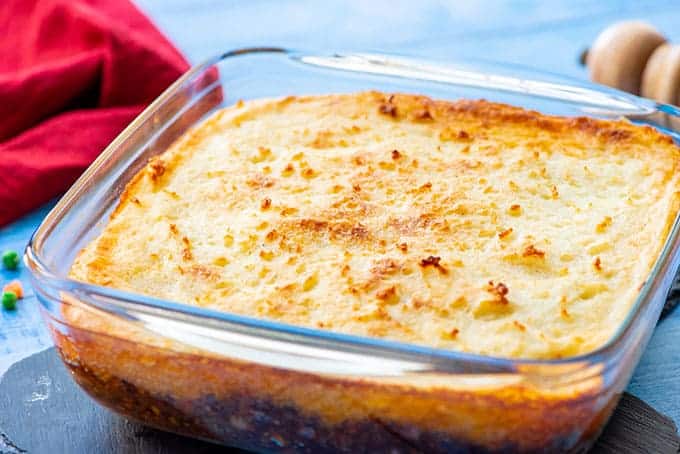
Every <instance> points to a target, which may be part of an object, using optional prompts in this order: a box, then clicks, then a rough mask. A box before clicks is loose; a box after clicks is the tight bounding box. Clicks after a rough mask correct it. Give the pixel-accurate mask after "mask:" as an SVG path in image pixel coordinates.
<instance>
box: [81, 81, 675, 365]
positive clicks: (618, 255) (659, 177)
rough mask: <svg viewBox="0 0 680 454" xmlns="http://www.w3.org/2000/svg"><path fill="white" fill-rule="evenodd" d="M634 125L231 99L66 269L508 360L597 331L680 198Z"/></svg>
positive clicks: (565, 349)
mask: <svg viewBox="0 0 680 454" xmlns="http://www.w3.org/2000/svg"><path fill="white" fill-rule="evenodd" d="M679 157H680V153H679V150H678V148H677V147H676V146H675V145H674V144H673V142H672V141H671V140H670V138H668V137H666V136H664V135H662V134H660V133H658V132H657V131H655V130H653V129H652V128H649V127H642V126H635V125H632V124H630V123H629V122H627V121H623V120H621V121H604V120H594V119H588V118H562V117H553V116H545V115H541V114H539V113H537V112H532V111H526V110H523V109H520V108H515V107H511V106H507V105H502V104H494V103H490V102H486V101H468V100H463V101H458V102H445V101H433V100H431V99H429V98H426V97H422V96H414V95H404V94H395V95H387V94H382V93H377V92H364V93H357V94H346V95H324V96H303V97H289V98H286V99H278V100H257V101H250V102H243V103H238V104H237V105H235V106H232V107H229V108H226V109H224V110H222V111H220V112H218V113H216V114H214V115H213V116H212V117H210V118H209V119H208V120H206V121H205V122H203V123H202V124H201V125H199V126H198V127H197V128H195V129H194V130H192V131H189V132H188V133H187V134H185V135H184V137H182V138H181V139H180V140H179V141H178V142H177V143H175V144H174V145H173V146H172V147H171V148H170V149H169V150H167V151H166V152H165V153H163V154H161V155H160V156H157V157H155V158H153V159H152V160H151V161H150V162H149V163H148V165H147V166H146V167H145V168H144V169H143V170H142V171H141V172H140V173H139V174H138V175H137V177H135V179H134V180H133V181H132V182H131V183H130V184H129V185H128V187H127V189H126V191H125V193H124V194H123V196H122V198H121V202H120V205H119V206H118V207H117V209H116V211H115V212H114V214H113V215H112V217H111V220H110V222H109V224H108V225H107V226H106V227H105V228H104V230H103V232H102V233H101V235H100V236H99V237H98V238H96V239H95V240H94V241H92V242H91V243H90V244H89V245H88V246H87V247H86V248H85V249H84V250H83V251H82V253H81V254H80V255H79V257H78V258H77V259H76V261H75V263H74V265H73V268H72V270H71V276H72V277H73V278H76V279H78V280H82V281H86V282H90V283H94V284H99V285H104V286H110V287H116V288H120V289H124V290H128V291H133V292H137V293H142V294H146V295H152V296H155V297H160V298H165V299H170V300H173V301H178V302H182V303H187V304H192V305H197V306H201V307H206V308H211V309H217V310H222V311H225V312H230V313H236V314H243V315H249V316H255V317H261V318H267V319H274V320H278V321H281V322H285V323H291V324H296V325H303V326H307V327H312V328H319V329H324V330H332V331H338V332H343V333H350V334H355V335H361V336H372V337H380V338H386V339H391V340H396V341H400V342H407V343H416V344H421V345H428V346H432V347H438V348H444V349H452V350H458V351H465V352H472V353H479V354H484V355H493V356H502V357H521V358H560V357H566V356H573V355H578V354H581V353H586V352H588V351H591V350H593V349H596V348H597V347H599V346H601V345H602V344H603V343H604V342H606V341H607V339H608V338H610V337H611V336H612V334H613V333H614V332H615V331H616V329H617V328H618V327H619V325H620V324H621V323H622V321H623V319H624V318H625V316H626V314H627V313H628V311H629V310H630V308H631V305H632V303H633V302H634V301H635V299H636V297H637V295H638V293H639V290H640V287H641V285H642V284H643V283H644V282H645V280H646V279H647V277H648V275H649V273H650V269H651V267H652V265H653V264H654V262H655V260H656V258H657V257H658V255H659V253H660V250H661V248H662V246H663V244H664V242H665V240H666V236H667V233H668V231H669V228H670V225H671V223H672V221H673V219H674V218H675V215H676V212H677V210H678V193H677V191H678V187H679V184H678V178H679V177H680V173H679V172H678V158H679Z"/></svg>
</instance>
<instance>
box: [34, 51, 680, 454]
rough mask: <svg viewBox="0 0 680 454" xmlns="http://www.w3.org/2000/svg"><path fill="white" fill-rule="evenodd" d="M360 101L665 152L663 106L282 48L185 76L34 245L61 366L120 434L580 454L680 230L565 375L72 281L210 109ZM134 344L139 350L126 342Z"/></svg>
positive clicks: (513, 74)
mask: <svg viewBox="0 0 680 454" xmlns="http://www.w3.org/2000/svg"><path fill="white" fill-rule="evenodd" d="M368 89H376V90H380V91H385V92H409V93H417V94H424V95H428V96H431V97H435V98H440V99H451V100H453V99H458V98H486V99H489V100H492V101H499V102H506V103H510V104H514V105H519V106H522V107H526V108H531V109H535V110H538V111H541V112H543V113H549V114H558V115H567V116H574V115H589V116H596V117H603V118H617V117H622V116H625V117H627V118H629V119H631V120H633V121H635V122H641V123H647V124H651V125H654V126H656V127H658V128H660V129H662V130H664V132H666V133H668V134H671V135H673V136H674V138H676V139H677V138H678V136H677V135H675V133H674V131H673V126H674V125H677V123H678V118H679V115H678V111H677V110H676V109H674V108H673V107H670V106H665V105H658V104H656V103H654V102H652V101H649V100H644V99H640V98H637V97H634V96H630V95H627V94H624V93H620V92H617V91H613V90H608V89H604V88H601V87H597V86H593V85H585V84H579V83H574V82H573V81H567V80H563V79H561V78H558V77H555V76H552V75H545V74H542V75H541V74H536V73H533V72H529V71H527V70H525V69H520V68H513V67H507V66H499V65H494V64H489V63H482V62H476V63H465V64H451V65H449V64H441V63H435V62H428V61H424V60H420V59H416V58H409V57H398V56H388V55H378V54H327V55H321V54H308V53H304V52H292V51H287V50H283V49H277V48H254V49H243V50H238V51H232V52H229V53H226V54H224V55H222V56H219V57H216V58H214V59H212V60H210V61H208V62H206V63H204V64H202V65H198V66H196V67H194V68H193V69H191V70H190V71H189V72H188V73H187V74H185V75H184V76H183V77H182V78H180V79H179V80H178V81H177V82H176V83H175V84H173V85H172V86H171V87H170V88H169V89H168V90H167V91H166V92H165V93H164V94H163V95H161V96H160V97H159V98H158V100H156V101H155V102H154V103H153V104H152V105H151V106H149V107H148V108H147V109H146V110H145V111H144V112H143V113H142V114H141V115H140V116H139V117H138V118H137V119H136V120H135V121H134V122H132V124H130V126H128V127H127V129H125V131H123V132H122V133H121V135H120V136H119V137H118V138H116V139H115V140H114V141H113V142H112V143H111V145H110V146H109V147H108V148H107V149H106V150H105V151H104V152H103V153H102V155H101V156H100V157H99V158H98V159H97V160H96V161H95V162H94V163H93V164H92V166H91V167H90V168H89V169H88V170H87V171H86V172H85V173H84V174H83V175H82V177H81V178H80V179H79V180H78V181H77V182H76V183H75V185H74V186H73V187H72V188H71V189H70V190H69V191H68V193H67V194H66V195H65V196H64V197H63V198H62V200H61V201H60V202H59V203H58V204H57V205H56V207H55V208H54V209H53V210H52V212H51V213H50V214H49V215H48V216H47V217H46V218H45V220H44V222H43V223H42V225H41V226H40V227H39V228H38V229H37V231H36V232H35V234H34V236H33V238H32V240H31V242H30V244H29V246H28V248H27V250H26V256H25V260H26V263H27V266H28V267H29V269H30V271H31V273H32V278H33V283H34V286H35V290H36V294H37V295H38V298H39V300H40V302H41V305H42V309H43V314H44V316H45V319H46V321H47V323H48V325H49V327H50V330H51V333H52V336H53V338H54V341H55V344H56V346H57V350H58V352H59V354H60V355H61V357H62V359H63V361H64V363H65V364H66V366H67V368H68V369H69V370H70V371H71V373H72V375H73V377H74V379H75V380H76V381H77V382H78V384H79V385H80V386H82V387H83V389H85V391H87V392H88V393H89V394H90V395H91V396H92V397H93V398H94V399H95V400H96V401H98V402H99V403H101V404H103V405H104V406H106V407H108V408H110V409H112V410H114V411H116V412H118V413H121V414H123V415H125V416H127V417H129V418H132V419H135V420H138V421H141V422H143V423H145V424H149V425H151V426H155V427H157V428H161V429H164V430H169V431H173V432H177V433H181V434H185V435H189V436H192V437H198V438H203V439H207V440H212V441H215V442H218V443H222V444H225V445H231V446H237V447H240V448H245V449H252V450H257V451H295V452H319V451H324V452H412V451H424V452H487V451H488V452H496V451H503V452H553V451H566V452H583V451H586V450H587V449H588V448H589V447H590V446H591V445H592V443H593V442H594V441H595V439H596V438H597V436H598V434H599V432H600V431H601V429H602V428H603V426H604V425H605V423H606V422H607V419H608V417H609V415H610V414H611V412H612V410H613V409H614V407H615V406H616V403H617V401H618V398H619V396H620V394H621V393H622V392H623V390H624V388H625V386H626V385H627V383H628V380H629V378H630V376H631V373H632V371H633V369H634V368H635V366H636V364H637V362H638V359H639V357H640V355H641V353H642V351H643V349H644V347H645V345H646V343H647V341H648V339H649V337H650V335H651V333H652V331H653V328H654V326H655V323H656V321H657V319H658V317H659V313H660V311H661V309H662V307H663V304H664V300H665V297H666V294H667V292H668V290H669V288H670V285H671V282H672V279H673V277H674V274H675V272H676V271H677V268H678V263H679V260H680V255H679V249H680V240H679V236H678V232H679V226H678V220H677V219H676V220H675V222H674V224H673V227H672V230H671V233H670V234H669V237H668V239H667V241H666V244H665V247H664V249H663V251H662V253H661V255H660V256H659V258H658V260H657V262H656V264H655V266H654V268H653V270H652V272H651V274H650V276H649V277H648V279H647V281H646V283H645V284H644V286H643V288H642V289H641V291H640V294H639V297H638V299H637V301H636V302H635V303H634V305H633V307H632V308H631V310H630V313H629V315H628V317H627V319H626V320H625V322H624V323H623V324H622V325H621V326H620V327H619V328H618V330H617V331H616V333H615V335H614V336H613V337H612V338H611V339H610V340H609V341H608V342H607V343H606V344H605V345H603V346H602V347H601V348H599V349H598V350H597V351H594V352H592V353H589V354H586V355H582V356H579V357H572V358H567V359H560V360H510V359H502V358H492V357H486V356H480V355H473V354H465V353H459V352H455V351H447V350H439V349H433V348H427V347H421V346H414V345H408V344H400V343H397V342H392V341H384V340H378V339H369V338H362V337H357V336H350V335H343V334H335V333H331V332H327V331H319V330H314V329H308V328H301V327H295V326H290V325H285V324H281V323H276V322H271V321H265V320H259V319H254V318H248V317H242V316H236V315H232V314H228V313H223V312H217V311H210V310H206V309H202V308H199V307H192V306H188V305H184V304H181V303H178V302H172V301H163V300H159V299H154V298H150V297H145V296H140V295H135V294H130V293H126V292H122V291H118V290H115V289H111V288H104V287H99V286H95V285H88V284H85V283H81V282H76V281H73V280H70V279H68V278H67V275H68V272H69V268H70V266H71V263H72V262H73V260H74V257H75V255H76V254H77V253H78V252H79V251H80V250H81V249H82V248H83V247H84V246H85V245H86V244H87V243H88V242H89V241H91V240H92V239H93V238H94V237H96V235H98V233H99V232H100V231H101V229H102V228H103V227H104V225H105V224H106V222H107V219H108V216H109V214H110V213H111V211H112V210H113V209H114V207H115V206H116V204H117V202H118V199H119V196H120V194H121V192H122V191H123V189H124V187H125V186H126V184H127V183H128V181H130V179H131V178H132V177H133V176H134V175H135V174H136V173H137V172H138V171H139V170H140V169H141V168H142V167H143V166H144V165H145V164H146V163H147V161H148V159H149V158H150V157H152V156H154V155H157V154H159V153H161V152H163V151H164V150H165V149H166V148H167V147H168V146H169V145H170V144H171V143H172V142H173V141H174V140H175V139H177V138H178V137H179V136H180V135H181V134H182V133H184V132H185V131H186V130H187V129H189V128H190V127H192V125H195V124H197V123H198V122H199V121H201V120H202V119H204V118H205V117H206V116H208V115H210V114H211V113H212V112H214V111H215V110H217V109H220V108H222V107H225V106H228V105H232V104H234V103H235V102H237V101H238V100H240V99H243V100H247V99H253V98H262V97H279V96H287V95H298V94H323V93H340V92H355V91H361V90H368ZM68 306H76V307H78V308H79V309H80V310H81V311H80V312H81V313H86V314H87V317H100V318H102V319H105V320H107V321H108V322H109V323H114V324H115V326H116V327H117V331H116V334H114V335H112V334H110V333H109V334H103V333H99V332H96V331H91V330H87V329H84V328H82V327H80V326H78V324H77V323H75V322H74V321H73V320H71V319H69V318H67V317H65V316H64V314H65V311H66V308H68ZM131 334H134V336H132V335H131ZM140 337H142V338H144V339H147V341H145V342H135V341H133V340H131V339H132V338H140Z"/></svg>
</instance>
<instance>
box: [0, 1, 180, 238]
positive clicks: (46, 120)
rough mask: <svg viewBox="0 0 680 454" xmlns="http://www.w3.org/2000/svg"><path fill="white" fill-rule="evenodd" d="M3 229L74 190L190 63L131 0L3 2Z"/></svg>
mask: <svg viewBox="0 0 680 454" xmlns="http://www.w3.org/2000/svg"><path fill="white" fill-rule="evenodd" d="M0 33H1V34H2V36H1V37H0V226H2V225H3V224H6V223H8V222H10V221H12V220H13V219H15V218H17V217H18V216H20V215H22V214H24V213H26V212H28V211H30V210H32V209H34V208H36V207H37V206H39V205H41V204H43V203H45V202H46V201H48V200H49V199H51V198H52V197H54V196H56V195H58V194H60V193H61V192H63V191H65V190H66V189H68V187H69V186H70V185H71V184H72V183H73V181H75V179H76V178H77V177H78V176H79V175H80V174H81V173H82V171H83V170H84V169H85V168H86V167H87V166H88V165H89V164H90V163H91V162H92V161H93V160H94V159H95V158H96V157H97V155H98V154H99V153H100V152H101V151H102V150H103V149H104V148H105V147H106V145H108V143H109V142H110V141H111V140H112V139H114V138H115V137H116V135H117V134H118V133H119V132H120V131H121V130H122V129H123V128H124V127H125V126H126V125H127V124H128V123H129V122H130V121H131V120H132V119H133V118H134V117H135V116H136V115H137V114H138V113H139V112H140V111H141V110H142V109H143V108H144V106H145V105H146V104H148V103H149V102H150V101H152V100H153V99H154V98H155V97H156V96H158V95H159V94H160V93H161V92H162V91H163V90H164V89H165V88H166V87H167V86H168V85H170V84H171V83H172V82H173V81H174V80H175V79H177V77H178V76H180V75H181V74H182V73H183V72H184V71H185V70H186V69H187V68H188V63H187V62H186V60H185V59H184V58H183V57H182V55H181V54H180V53H179V52H178V51H177V50H176V49H175V48H174V47H173V46H172V45H171V44H170V43H169V42H168V41H167V39H166V38H165V37H163V35H162V34H161V33H160V32H159V31H158V30H157V29H156V28H155V27H154V25H153V24H152V23H151V22H150V21H149V19H147V18H146V17H145V16H144V15H143V14H142V13H141V12H140V11H139V10H138V9H137V8H135V7H134V6H133V5H132V4H131V3H129V2H128V1H127V0H113V1H111V0H2V7H1V8H0Z"/></svg>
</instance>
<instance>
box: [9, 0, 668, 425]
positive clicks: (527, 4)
mask: <svg viewBox="0 0 680 454" xmlns="http://www.w3.org/2000/svg"><path fill="white" fill-rule="evenodd" d="M137 3H138V5H139V6H140V7H141V8H142V9H143V10H144V11H145V12H146V13H147V14H148V15H149V16H150V17H151V18H152V19H153V20H154V21H155V22H156V23H157V24H158V26H159V27H160V28H161V29H162V30H163V31H164V32H165V33H166V34H167V35H168V37H169V38H170V39H171V40H172V41H173V42H175V43H176V45H177V47H178V48H179V49H180V50H181V51H182V52H184V54H185V55H186V56H187V58H188V59H189V60H190V61H191V62H192V63H195V62H198V61H200V60H202V59H204V58H206V57H208V56H211V55H213V54H216V53H219V52H221V51H224V50H227V49H230V48H234V47H241V46H252V45H263V44H266V45H279V46H288V47H294V48H304V49H324V50H328V49H342V50H359V49H360V50H367V49H368V50H387V51H397V52H404V53H411V54H419V55H423V56H427V57H433V58H438V59H462V58H466V57H474V58H482V59H489V60H497V61H502V62H510V63H519V64H522V65H526V66H532V67H535V68H538V69H542V70H547V71H551V72H555V73H561V74H566V75H569V76H572V77H576V78H586V77H587V73H586V71H585V70H584V69H583V68H582V67H580V66H579V64H578V55H579V53H580V52H581V51H582V50H583V49H584V48H586V47H587V46H588V44H589V43H591V42H592V40H593V39H594V38H595V36H596V35H597V34H598V32H599V31H600V30H601V29H602V28H604V27H605V26H607V25H608V24H610V23H612V22H614V21H618V20H622V19H632V18H635V19H644V20H647V21H649V22H651V23H652V24H654V25H656V26H657V27H658V28H659V29H660V30H662V31H663V32H664V33H666V35H667V36H668V37H669V38H670V39H674V40H676V41H678V42H680V1H675V0H638V1H635V0H627V1H615V0H602V1H590V0H574V1H568V0H549V1H548V0H544V1H540V0H516V1H510V0H490V1H475V0H462V1H451V2H443V1H435V0H418V1H411V0H364V1H362V0H356V1H312V0H299V1H278V0H254V1H227V0H137ZM149 77H153V75H149ZM50 206H51V205H50V204H48V206H46V207H43V208H41V209H39V210H36V211H35V212H34V213H32V214H30V215H28V216H26V217H25V218H23V219H21V220H19V221H17V222H15V223H14V224H12V225H10V226H8V227H5V228H4V229H0V250H5V249H15V250H23V248H24V247H25V245H26V242H27V241H28V239H29V237H30V235H31V233H32V231H33V230H34V229H35V227H36V226H37V225H38V223H39V222H40V221H41V219H42V218H43V216H44V215H45V214H46V213H47V211H48V210H49V207H50ZM14 278H20V279H21V280H22V282H24V286H25V287H26V293H27V295H26V298H25V299H24V300H23V301H22V302H21V304H20V307H19V310H17V311H15V312H4V311H0V375H1V374H2V373H4V371H5V370H6V369H7V368H8V367H9V366H10V365H11V364H12V363H14V362H15V361H18V360H20V359H21V358H23V357H26V356H28V355H30V354H32V353H34V352H37V351H40V350H42V349H44V348H47V347H49V346H50V345H51V342H50V340H49V337H48V336H47V333H46V330H45V328H44V326H43V323H42V320H41V319H40V314H39V311H38V302H37V301H36V299H35V297H34V296H33V292H32V291H31V289H30V286H29V285H28V281H27V275H26V272H25V270H23V269H22V270H19V271H17V272H10V271H1V272H0V282H2V283H4V282H5V281H7V280H9V279H14ZM679 339H680V309H678V310H677V311H675V313H674V314H672V315H670V316H669V317H667V318H666V319H664V320H663V321H662V322H661V323H660V324H659V326H658V327H657V329H656V332H655V334H654V337H653V338H652V341H651V343H650V345H649V347H648V348H647V351H646V352H645V355H644V357H643V359H642V361H641V363H640V365H639V367H638V368H637V370H636V372H635V376H634V377H633V380H632V382H631V384H630V386H629V391H630V392H631V393H633V394H635V395H637V396H638V397H640V398H642V399H644V400H645V401H647V402H648V403H649V404H651V405H652V406H654V407H655V408H656V409H657V410H659V411H661V412H664V413H666V414H668V415H669V416H671V417H672V418H673V419H674V420H675V421H676V423H680V345H679V344H680V343H679V342H678V340H679Z"/></svg>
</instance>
